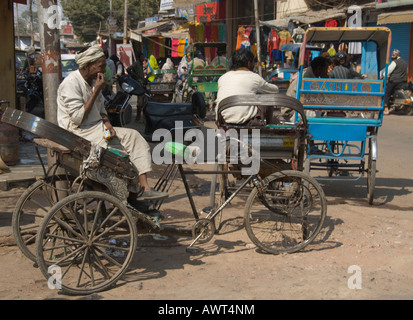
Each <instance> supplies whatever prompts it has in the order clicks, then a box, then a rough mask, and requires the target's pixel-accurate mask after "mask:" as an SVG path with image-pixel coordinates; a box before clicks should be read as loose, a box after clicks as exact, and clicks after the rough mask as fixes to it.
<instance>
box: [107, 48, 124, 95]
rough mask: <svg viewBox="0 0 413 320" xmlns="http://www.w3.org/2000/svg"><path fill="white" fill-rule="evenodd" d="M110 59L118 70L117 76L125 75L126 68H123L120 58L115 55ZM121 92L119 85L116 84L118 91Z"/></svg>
mask: <svg viewBox="0 0 413 320" xmlns="http://www.w3.org/2000/svg"><path fill="white" fill-rule="evenodd" d="M110 59H111V60H112V61H113V63H114V64H115V68H116V73H115V74H116V75H123V74H125V67H124V66H123V64H122V62H120V60H119V58H118V57H117V55H116V54H113V55H111V56H110ZM119 90H121V88H120V86H119V83H118V82H116V91H119Z"/></svg>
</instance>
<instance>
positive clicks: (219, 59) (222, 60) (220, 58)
mask: <svg viewBox="0 0 413 320" xmlns="http://www.w3.org/2000/svg"><path fill="white" fill-rule="evenodd" d="M225 55H226V51H225V50H222V49H219V50H217V56H216V57H215V58H214V60H212V62H211V66H214V67H215V68H216V67H217V66H223V67H225V68H226V67H227V58H226V56H225Z"/></svg>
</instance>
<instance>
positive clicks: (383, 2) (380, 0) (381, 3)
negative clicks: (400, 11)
mask: <svg viewBox="0 0 413 320" xmlns="http://www.w3.org/2000/svg"><path fill="white" fill-rule="evenodd" d="M409 4H413V0H376V8H390V7H399V6H407V5H409Z"/></svg>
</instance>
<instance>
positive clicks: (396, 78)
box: [383, 49, 407, 114]
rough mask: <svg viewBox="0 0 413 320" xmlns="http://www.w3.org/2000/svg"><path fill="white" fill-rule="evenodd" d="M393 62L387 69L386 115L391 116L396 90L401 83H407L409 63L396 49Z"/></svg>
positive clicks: (392, 56)
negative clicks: (390, 107)
mask: <svg viewBox="0 0 413 320" xmlns="http://www.w3.org/2000/svg"><path fill="white" fill-rule="evenodd" d="M391 59H392V62H391V63H390V65H389V68H388V69H387V83H386V91H385V94H384V112H383V113H384V114H389V113H390V112H389V100H390V96H391V95H392V94H393V91H394V89H395V88H396V87H397V86H398V85H399V84H401V83H404V82H407V63H406V62H405V61H404V60H403V59H402V58H401V57H400V51H399V50H397V49H394V50H393V52H392V54H391Z"/></svg>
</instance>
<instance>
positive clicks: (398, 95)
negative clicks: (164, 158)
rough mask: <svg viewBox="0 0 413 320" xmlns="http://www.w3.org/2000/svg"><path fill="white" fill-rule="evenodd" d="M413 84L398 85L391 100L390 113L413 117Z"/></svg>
mask: <svg viewBox="0 0 413 320" xmlns="http://www.w3.org/2000/svg"><path fill="white" fill-rule="evenodd" d="M412 91H413V83H412V82H409V83H407V82H406V83H402V84H401V85H398V86H397V87H396V88H395V90H394V92H393V94H392V95H391V97H390V100H389V110H390V112H398V113H399V112H400V113H403V114H406V115H409V116H412V115H413V97H412Z"/></svg>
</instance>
